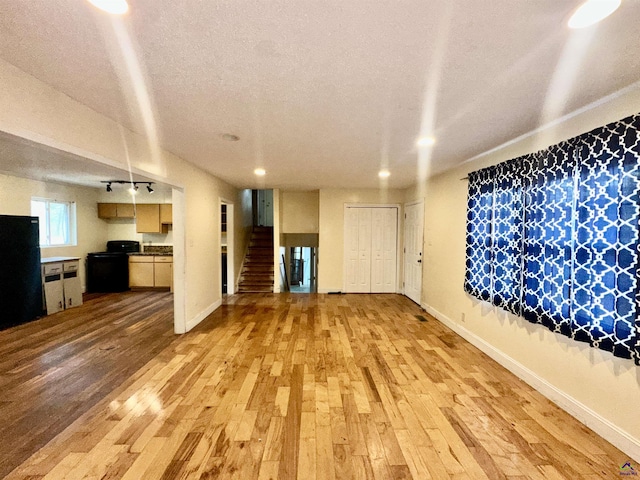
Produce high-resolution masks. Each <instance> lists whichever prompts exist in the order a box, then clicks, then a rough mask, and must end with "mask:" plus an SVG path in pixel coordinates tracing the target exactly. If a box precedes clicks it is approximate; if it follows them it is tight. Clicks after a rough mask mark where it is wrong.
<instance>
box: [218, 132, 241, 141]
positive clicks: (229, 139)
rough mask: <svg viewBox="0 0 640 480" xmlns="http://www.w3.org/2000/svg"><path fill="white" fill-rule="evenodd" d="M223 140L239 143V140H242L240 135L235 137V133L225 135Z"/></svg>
mask: <svg viewBox="0 0 640 480" xmlns="http://www.w3.org/2000/svg"><path fill="white" fill-rule="evenodd" d="M222 139H223V140H226V141H227V142H237V141H238V140H240V137H239V136H238V135H234V134H233V133H223V134H222Z"/></svg>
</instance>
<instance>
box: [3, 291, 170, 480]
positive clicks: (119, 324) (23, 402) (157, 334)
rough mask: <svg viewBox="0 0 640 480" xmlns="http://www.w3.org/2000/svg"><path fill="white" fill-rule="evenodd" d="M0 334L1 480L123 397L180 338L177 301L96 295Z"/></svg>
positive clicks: (151, 296)
mask: <svg viewBox="0 0 640 480" xmlns="http://www.w3.org/2000/svg"><path fill="white" fill-rule="evenodd" d="M88 298H89V299H88V300H87V301H85V303H84V304H83V305H82V306H79V307H76V308H73V309H70V310H66V311H64V312H60V313H57V314H55V315H49V316H47V317H44V318H42V319H40V320H36V321H34V322H31V323H28V324H24V325H21V326H18V327H14V328H11V329H8V330H4V331H1V332H0V392H2V395H1V398H0V418H1V419H2V421H0V439H1V441H0V444H1V445H2V448H0V478H4V476H5V475H7V474H8V473H9V472H10V471H11V470H13V469H14V468H15V467H16V466H18V465H20V464H21V463H22V462H23V461H24V460H26V459H27V458H28V457H29V456H30V455H31V454H33V453H34V452H35V451H36V450H38V449H39V448H40V447H42V446H44V445H45V444H46V443H47V442H49V441H50V440H51V439H52V438H54V437H55V436H56V435H57V434H59V433H60V432H62V431H63V430H64V429H65V428H67V427H68V426H69V425H70V424H71V423H72V422H73V421H74V420H76V419H77V418H78V417H80V416H81V415H82V414H83V413H85V412H87V411H88V410H89V409H90V408H91V407H93V406H94V405H96V404H97V403H98V402H99V401H100V400H102V399H103V398H104V397H106V396H107V395H109V394H111V393H113V392H114V391H117V389H118V387H119V386H120V385H121V384H122V383H123V382H124V381H125V380H130V379H131V377H132V376H134V375H135V373H136V372H137V371H138V370H140V368H142V367H143V366H144V365H145V364H146V363H147V362H148V361H149V360H151V359H152V358H154V357H156V356H157V355H158V354H159V353H160V352H162V351H163V350H164V349H165V348H166V347H167V345H169V343H170V342H171V341H172V340H173V339H174V338H175V336H174V335H173V296H172V295H170V294H168V293H161V294H158V293H155V292H144V293H135V294H134V293H123V294H107V295H100V296H95V295H94V296H91V297H88Z"/></svg>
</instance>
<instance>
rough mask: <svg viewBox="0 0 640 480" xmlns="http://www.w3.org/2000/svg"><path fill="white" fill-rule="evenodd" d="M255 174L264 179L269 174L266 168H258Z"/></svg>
mask: <svg viewBox="0 0 640 480" xmlns="http://www.w3.org/2000/svg"><path fill="white" fill-rule="evenodd" d="M253 173H255V174H256V175H258V176H259V177H264V176H265V175H266V174H267V171H266V170H265V169H264V168H256V169H255V170H254V171H253Z"/></svg>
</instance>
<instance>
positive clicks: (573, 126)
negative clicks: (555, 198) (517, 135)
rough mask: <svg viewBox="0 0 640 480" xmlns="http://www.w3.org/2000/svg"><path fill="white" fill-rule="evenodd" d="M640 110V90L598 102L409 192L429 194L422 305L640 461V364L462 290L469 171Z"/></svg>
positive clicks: (416, 194) (426, 197)
mask: <svg viewBox="0 0 640 480" xmlns="http://www.w3.org/2000/svg"><path fill="white" fill-rule="evenodd" d="M638 111H640V92H638V91H633V92H630V93H629V94H627V95H624V96H620V97H616V98H614V99H612V101H610V102H608V103H606V104H600V105H598V106H597V107H594V108H593V109H591V110H589V111H585V112H583V113H582V114H580V115H575V116H573V117H571V118H567V119H566V121H565V122H563V123H561V124H557V125H556V126H555V127H553V128H551V129H548V130H546V131H544V132H542V133H541V134H539V135H534V136H531V137H529V138H525V139H522V140H521V141H519V142H516V143H513V144H511V145H509V146H508V147H506V148H503V149H501V150H499V151H496V152H494V153H492V154H490V155H487V156H485V157H483V158H482V159H479V160H477V161H474V162H470V163H467V164H463V165H462V166H460V167H458V168H456V169H454V170H451V171H448V172H446V173H443V174H440V175H438V176H435V177H432V178H431V179H429V180H427V181H426V182H425V183H424V184H421V185H417V186H416V187H414V188H412V189H410V190H408V191H407V197H408V198H407V200H410V199H411V198H419V197H422V196H424V197H425V231H424V233H425V247H424V266H423V292H422V298H423V307H424V308H425V309H426V310H427V311H429V312H430V313H432V314H434V315H435V316H436V317H437V318H439V319H440V320H441V321H443V323H445V324H446V325H448V326H450V327H451V328H452V329H453V330H454V331H456V332H458V333H459V334H461V335H462V336H464V337H465V338H467V339H468V340H470V341H471V342H472V343H474V344H475V345H476V346H478V347H479V348H481V349H482V350H483V351H485V353H488V354H489V355H490V356H492V357H493V358H494V359H496V360H498V361H499V362H500V363H502V364H503V365H505V366H507V368H510V369H511V370H512V371H514V372H515V373H516V374H518V375H519V376H520V377H521V378H523V379H524V380H525V381H527V382H528V383H530V384H531V385H533V386H534V387H535V388H537V389H538V390H539V391H541V392H542V393H543V394H545V395H546V396H547V397H549V398H550V399H552V400H553V401H555V402H556V403H558V404H559V405H560V406H561V407H563V408H564V409H565V410H567V411H568V412H569V413H571V414H573V415H574V416H575V417H576V418H578V419H579V420H581V421H583V422H584V423H585V424H587V425H588V426H590V427H591V428H592V429H594V430H595V431H596V432H597V433H599V434H600V435H601V436H603V437H604V438H605V439H607V440H609V441H610V442H611V443H613V444H614V445H616V446H617V447H618V448H621V449H622V450H623V451H625V452H626V453H627V454H629V455H630V456H631V457H632V458H635V460H637V461H640V414H639V413H638V402H637V399H640V367H637V366H635V365H634V363H633V361H630V360H625V359H620V358H617V357H614V356H613V355H612V354H610V353H608V352H604V351H602V350H598V349H595V348H591V347H589V346H588V345H587V344H585V343H581V342H576V341H572V340H570V339H568V338H567V337H565V336H562V335H560V334H554V333H552V332H551V331H549V330H548V329H546V328H545V327H543V326H540V325H535V324H531V323H529V322H527V321H525V320H524V319H522V318H519V317H516V316H513V315H510V314H507V313H506V312H504V311H502V310H501V309H499V308H496V307H494V306H492V305H490V304H488V303H485V302H481V301H479V300H477V299H475V298H473V297H471V296H470V295H468V294H466V293H465V292H464V290H463V281H464V274H465V236H466V204H467V182H466V180H462V179H463V178H464V177H466V176H467V174H468V173H469V172H470V171H474V170H477V169H479V168H483V167H486V166H489V165H494V164H497V163H499V162H501V161H505V160H508V159H511V158H515V157H517V156H519V155H522V154H525V153H529V152H533V151H536V150H539V149H541V148H546V147H547V146H549V145H551V144H555V143H557V142H559V141H562V140H565V139H568V138H571V137H573V136H576V135H579V134H581V133H584V132H587V131H590V130H592V129H593V128H596V127H599V126H602V125H605V124H607V123H609V122H612V121H616V120H619V119H622V118H624V117H626V116H628V115H631V114H633V113H637V112H638Z"/></svg>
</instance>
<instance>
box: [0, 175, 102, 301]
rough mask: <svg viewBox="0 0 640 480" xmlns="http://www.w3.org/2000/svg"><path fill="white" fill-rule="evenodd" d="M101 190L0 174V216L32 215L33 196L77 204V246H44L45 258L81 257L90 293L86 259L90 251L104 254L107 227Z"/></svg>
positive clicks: (82, 278) (42, 251) (84, 283)
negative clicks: (100, 213)
mask: <svg viewBox="0 0 640 480" xmlns="http://www.w3.org/2000/svg"><path fill="white" fill-rule="evenodd" d="M98 196H99V191H98V190H96V189H95V188H86V187H76V186H70V185H62V184H57V183H51V182H46V183H45V182H40V181H36V180H28V179H26V178H19V177H13V176H9V175H2V174H0V215H31V197H41V198H49V199H53V200H60V201H65V202H75V204H76V225H77V245H76V246H69V247H44V248H41V250H40V256H41V257H42V258H48V257H80V278H81V280H82V289H83V291H84V290H86V285H87V276H86V259H87V253H89V252H101V251H104V247H105V244H106V241H107V226H106V225H105V224H104V223H103V222H102V220H100V219H99V218H98V207H97V204H98Z"/></svg>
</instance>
